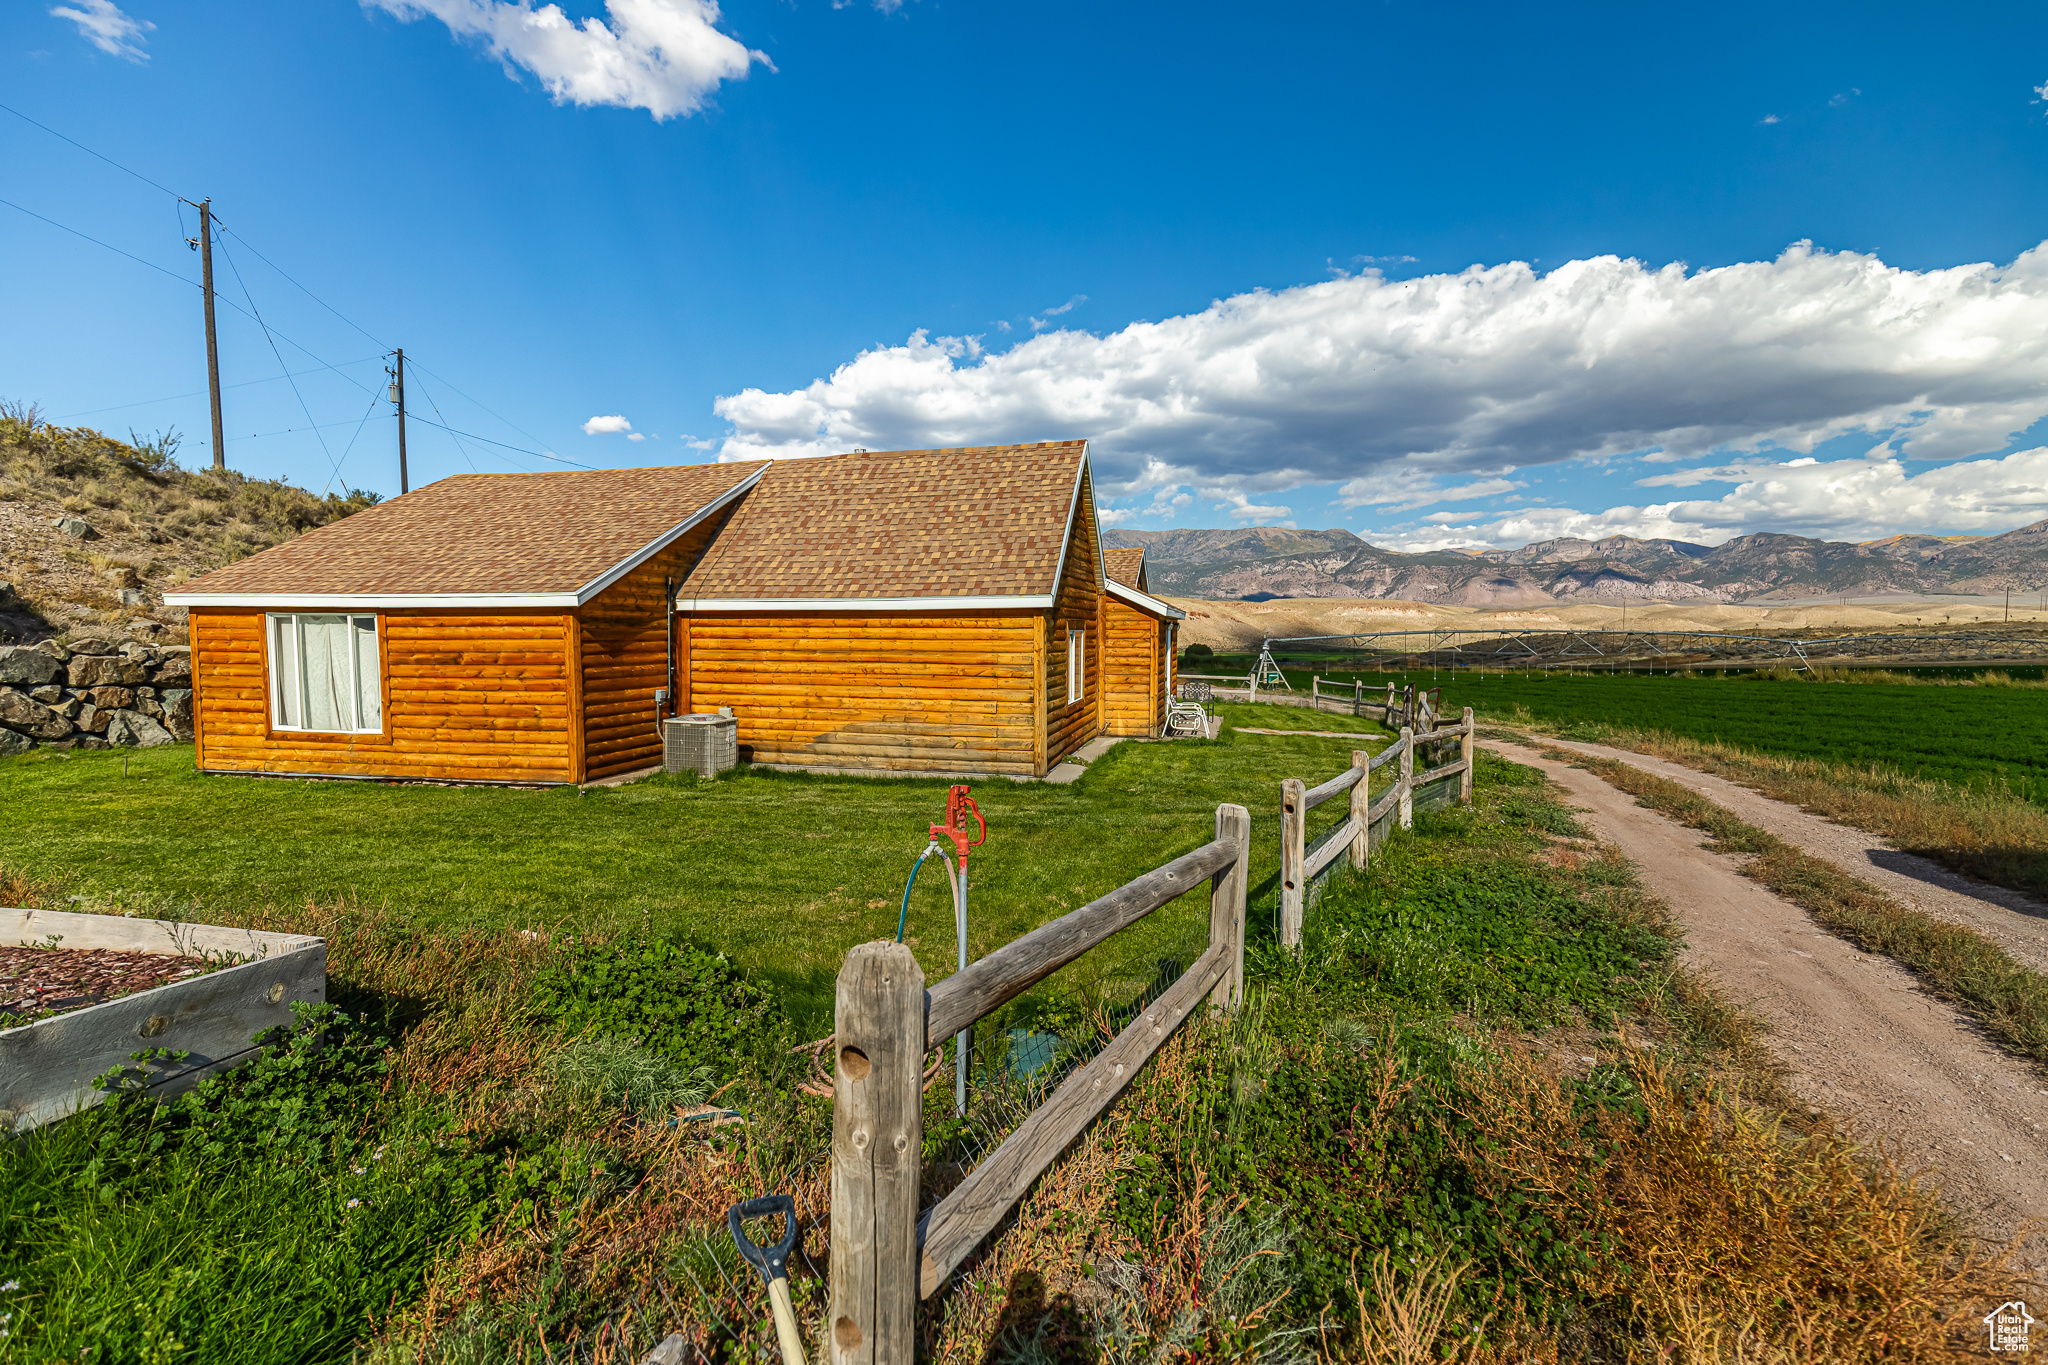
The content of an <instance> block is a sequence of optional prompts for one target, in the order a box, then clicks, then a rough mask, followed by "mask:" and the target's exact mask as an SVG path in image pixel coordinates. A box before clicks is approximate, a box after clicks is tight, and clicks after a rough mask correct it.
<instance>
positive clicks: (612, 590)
mask: <svg viewBox="0 0 2048 1365" xmlns="http://www.w3.org/2000/svg"><path fill="white" fill-rule="evenodd" d="M728 515H730V514H729V513H726V514H721V515H719V516H716V517H713V518H711V519H709V520H708V521H706V522H705V523H704V524H703V525H701V526H697V527H694V528H693V529H691V531H690V532H689V533H688V534H686V535H684V536H682V537H681V538H680V539H678V540H677V541H676V542H675V543H674V544H672V545H669V546H667V547H666V548H664V549H663V550H662V551H661V552H660V553H659V554H656V555H654V556H652V557H651V558H649V559H648V561H647V562H646V563H645V564H642V565H640V566H639V567H638V568H636V569H634V570H633V571H632V572H631V573H629V574H627V575H626V576H625V577H624V578H621V579H620V580H619V581H618V582H616V583H614V584H612V585H611V586H610V587H609V588H606V589H605V590H604V591H603V592H601V593H599V594H598V595H597V596H596V597H593V598H591V599H590V601H588V602H586V603H584V604H583V607H582V609H581V610H580V611H578V612H577V627H578V631H579V633H580V636H581V650H580V654H581V657H582V661H583V668H582V686H583V704H582V707H581V715H582V726H583V736H582V742H581V746H580V747H581V751H582V757H583V772H582V774H581V775H580V780H582V781H593V780H595V779H597V778H600V777H613V776H616V775H617V774H619V773H629V772H634V771H636V770H638V769H641V768H649V767H652V766H654V765H655V764H657V763H659V762H661V732H660V731H659V730H657V729H656V728H655V718H654V692H655V689H656V688H660V687H667V686H668V649H669V642H668V634H667V632H668V628H669V618H670V603H669V601H668V599H667V598H666V597H664V596H663V594H662V581H663V579H668V580H670V581H672V582H674V583H678V584H679V583H681V582H682V581H683V579H684V578H685V577H686V576H687V575H688V574H689V572H690V570H691V568H692V567H694V566H695V565H696V563H697V560H698V558H699V557H700V556H702V555H703V553H704V551H705V548H706V547H708V546H709V545H710V544H711V542H712V540H713V539H714V538H715V537H716V536H717V534H718V531H719V529H720V528H721V527H723V526H724V525H725V522H726V517H727V516H728ZM681 671H682V667H681V664H680V662H678V664H677V672H678V673H679V674H680V673H681ZM676 692H677V696H676V702H677V705H676V706H674V707H671V708H670V710H669V712H668V714H670V715H674V714H677V713H678V711H679V710H680V709H681V708H684V707H688V706H689V705H690V703H689V701H688V689H687V688H685V687H683V686H682V685H681V684H680V679H679V680H678V686H677V688H676Z"/></svg>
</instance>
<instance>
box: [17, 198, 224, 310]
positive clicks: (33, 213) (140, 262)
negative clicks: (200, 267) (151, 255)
mask: <svg viewBox="0 0 2048 1365" xmlns="http://www.w3.org/2000/svg"><path fill="white" fill-rule="evenodd" d="M0 204H5V205H7V207H8V208H11V209H13V210H15V211H16V212H17V213H25V214H27V215H28V216H29V217H31V218H34V219H37V220H38V221H40V222H45V223H48V224H49V225H50V226H51V227H53V228H56V229H57V230H58V231H59V232H68V233H70V234H71V235H72V236H73V237H83V238H84V239H85V240H86V241H88V242H91V243H92V244H93V245H94V246H103V247H106V249H107V250H109V251H111V252H113V253H114V254H115V255H116V256H126V257H127V258H128V259H129V260H131V261H133V262H135V263H136V264H137V265H146V266H148V267H149V268H150V269H151V270H154V271H157V272H158V273H160V274H164V275H169V276H170V277H171V278H172V279H174V280H176V281H177V282H178V283H180V284H189V285H191V286H192V287H193V288H194V289H197V288H198V287H199V284H198V282H197V281H195V280H188V279H186V278H185V277H184V276H183V275H180V274H179V273H178V272H177V271H175V270H165V269H164V268H163V267H162V266H160V265H158V264H157V263H156V262H155V261H145V260H143V259H142V258H141V257H140V256H137V255H136V254H135V253H134V252H132V251H123V250H121V248H120V247H117V246H114V245H111V244H110V243H107V242H103V241H101V240H100V239H99V238H97V237H94V236H91V235H89V234H87V233H83V232H80V231H79V230H78V229H77V228H73V227H65V226H64V225H63V224H62V223H60V222H58V221H57V220H56V219H55V218H44V217H43V215H42V214H40V213H37V212H36V211H35V210H34V209H25V208H23V207H22V206H21V205H19V204H17V203H15V202H14V201H13V200H12V199H0ZM233 306H234V305H232V304H230V305H229V307H233Z"/></svg>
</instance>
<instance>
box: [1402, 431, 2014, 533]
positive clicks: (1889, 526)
mask: <svg viewBox="0 0 2048 1365" xmlns="http://www.w3.org/2000/svg"><path fill="white" fill-rule="evenodd" d="M1703 483H1715V484H1733V485H1734V487H1733V488H1732V489H1731V490H1730V491H1729V492H1727V493H1725V494H1723V495H1722V496H1721V497H1718V498H1707V499H1699V500H1694V501H1683V502H1664V503H1653V504H1651V505H1649V506H1644V507H1634V506H1623V507H1610V508H1607V509H1606V510H1605V511H1600V512H1581V511H1577V510H1575V509H1573V508H1569V507H1534V508H1528V509H1525V510H1520V511H1516V512H1513V513H1511V514H1509V515H1507V516H1502V517H1498V518H1496V519H1494V520H1491V521H1481V522H1479V523H1478V524H1475V525H1470V526H1461V527H1459V528H1457V531H1456V533H1455V534H1452V533H1449V532H1448V531H1447V529H1446V528H1444V527H1441V526H1430V527H1425V528H1418V529H1416V530H1414V531H1412V532H1409V533H1406V534H1397V535H1393V536H1385V537H1382V536H1375V537H1373V539H1374V540H1375V541H1382V540H1384V541H1385V543H1387V544H1389V545H1392V546H1395V547H1397V548H1400V549H1406V550H1433V549H1442V548H1446V547H1450V546H1462V545H1483V546H1486V547H1490V548H1511V547H1513V546H1518V545H1526V544H1528V543H1530V542H1531V541H1537V540H1549V539H1551V538H1552V537H1555V536H1583V537H1585V538H1587V539H1589V540H1593V539H1598V538H1599V537H1601V536H1611V535H1629V536H1645V537H1648V536H1668V537H1671V538H1672V539H1675V540H1690V541H1696V542H1698V543H1701V544H1705V545H1718V544H1720V543H1721V542H1722V541H1725V540H1729V539H1732V538H1733V537H1735V536H1739V535H1748V534H1751V533H1752V532H1757V531H1778V532H1783V533H1785V534H1789V535H1805V536H1815V537H1819V538H1821V539H1825V540H1872V539H1875V538H1877V537H1879V536H1886V535H1892V534H1894V533H1896V532H1899V531H1940V532H1971V531H1974V532H1981V533H1985V534H1996V533H1998V532H2001V531H2010V530H2012V529H2013V528H2014V527H2016V526H2024V525H2026V524H2028V523H2029V522H2035V521H2040V520H2042V519H2043V518H2048V447H2036V448H2034V449H2032V450H2022V451H2018V452H2016V453H2014V454H2011V455H2005V456H2001V457H1999V458H1996V459H1983V460H1957V461H1954V462H1953V463H1950V464H1944V465H1937V466H1935V467H1934V468H1931V469H1923V470H1921V471H1920V472H1919V473H1917V474H1916V473H1912V472H1909V471H1908V470H1907V468H1906V466H1905V465H1904V463H1903V462H1901V461H1900V460H1899V459H1897V458H1896V457H1894V456H1892V455H1890V454H1887V453H1883V452H1881V451H1880V452H1879V453H1877V454H1874V455H1872V456H1869V457H1866V458H1863V459H1850V460H1814V459H1797V460H1790V461H1785V462H1783V463H1772V462H1768V461H1744V462H1742V463H1740V464H1731V465H1716V466H1709V467H1703V468H1699V469H1690V470H1681V471H1676V472H1674V473H1670V474H1660V475H1657V476H1655V477H1654V478H1648V479H1642V480H1639V481H1638V486H1639V487H1677V488H1684V487H1695V486H1697V485H1699V484H1703ZM1449 519H1450V518H1449V516H1448V514H1439V515H1437V516H1432V517H1424V518H1423V520H1424V521H1425V522H1429V521H1443V520H1449Z"/></svg>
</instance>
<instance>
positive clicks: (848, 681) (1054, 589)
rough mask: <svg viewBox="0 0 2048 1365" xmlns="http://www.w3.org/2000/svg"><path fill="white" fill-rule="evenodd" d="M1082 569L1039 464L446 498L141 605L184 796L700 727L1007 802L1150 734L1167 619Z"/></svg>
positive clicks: (1019, 457) (753, 469) (509, 763)
mask: <svg viewBox="0 0 2048 1365" xmlns="http://www.w3.org/2000/svg"><path fill="white" fill-rule="evenodd" d="M1104 558H1105V556H1104V554H1103V551H1102V548H1101V545H1100V539H1099V534H1098V524H1097V518H1096V511H1095V496H1094V487H1093V482H1092V478H1091V475H1090V472H1089V464H1088V453H1087V445H1086V443H1085V442H1081V441H1065V442H1048V443H1044V444H1039V445H1025V446H994V447H979V448H972V447H970V448H957V449H948V450H921V451H894V452H865V451H858V452H854V453H852V454H847V455H838V456H831V457H827V458H823V459H810V460H785V461H779V462H772V463H771V462H767V461H755V462H751V463H735V464H717V465H687V466H679V467H673V468H662V469H632V470H604V471H589V472H568V473H559V474H556V473H546V474H469V475H457V476H455V477H453V478H449V479H443V480H441V481H440V482H438V483H434V484H430V485H428V486H427V487H425V488H421V489H418V490H415V491H414V492H411V493H408V494H406V495H404V496H403V497H399V498H396V499H393V500H392V501H390V502H386V503H380V504H378V505H377V506H375V507H372V508H369V509H367V510H365V511H362V512H358V513H356V514H355V515H353V516H351V517H348V518H347V519H345V520H343V521H340V522H335V523H333V524H331V525H329V526H325V527H321V528H319V529H316V530H313V531H309V532H307V533H306V534H305V535H303V536H301V537H299V538H298V539H296V540H293V541H291V542H288V543H287V544H284V545H280V546H277V547H274V548H272V549H269V550H265V551H263V552H262V553H260V554H257V555H253V556H251V557H250V558H248V559H245V560H242V561H240V562H239V563H236V564H231V565H229V566H227V567H226V568H223V569H218V570H215V571H214V572H212V573H210V574H207V575H205V576H203V577H201V578H199V579H195V580H194V581H192V582H191V583H188V584H186V585H185V586H184V588H182V589H181V590H179V591H176V592H173V593H169V594H166V596H165V601H166V603H168V604H170V605H174V606H183V607H185V608H187V609H188V611H189V612H190V618H191V639H192V672H193V689H194V693H195V696H194V710H193V714H194V729H195V731H196V749H197V759H196V761H197V764H198V766H199V768H200V769H201V770H203V771H208V772H262V773H280V774H296V775H303V776H333V777H370V778H386V779H422V780H437V781H458V782H519V783H579V782H586V781H594V780H598V779H601V778H605V777H610V776H617V775H620V774H624V773H629V772H635V771H639V770H643V769H646V768H648V767H651V766H653V765H654V764H656V763H658V762H659V760H660V753H661V740H660V734H659V730H658V728H657V725H658V720H659V718H660V716H662V715H670V714H680V713H685V712H690V711H699V712H703V711H712V710H716V709H718V708H720V707H730V708H731V709H732V711H733V713H734V714H735V715H736V716H737V717H738V718H739V740H740V743H741V744H742V745H744V746H746V747H747V748H748V749H750V750H751V753H752V758H753V761H755V762H756V763H761V764H765V765H771V766H778V767H797V768H807V769H824V770H842V771H866V772H879V773H891V772H901V773H930V774H939V773H945V774H1008V775H1012V776H1018V777H1030V776H1042V775H1044V774H1045V773H1046V772H1047V771H1048V770H1049V769H1050V768H1051V766H1052V765H1053V764H1054V763H1057V762H1058V761H1059V760H1060V759H1061V758H1062V757H1064V756H1065V755H1066V754H1068V753H1070V752H1072V751H1073V750H1074V749H1076V748H1078V747H1080V745H1082V744H1083V743H1085V742H1087V741H1088V740H1089V739H1091V738H1093V737H1094V736H1096V735H1098V734H1102V733H1105V732H1107V733H1111V734H1132V735H1136V734H1156V733H1158V725H1159V718H1160V716H1161V714H1162V712H1163V704H1164V696H1165V689H1166V686H1167V682H1168V678H1169V675H1170V670H1171V657H1172V656H1171V629H1172V623H1173V622H1174V621H1176V620H1178V619H1180V617H1181V615H1182V613H1180V612H1178V611H1177V610H1175V609H1174V608H1172V607H1170V606H1168V605H1167V604H1165V603H1163V602H1160V601H1158V600H1157V599H1155V598H1152V597H1151V596H1150V595H1149V594H1147V593H1145V592H1144V590H1143V564H1142V559H1139V560H1137V561H1133V562H1132V564H1131V565H1130V566H1129V567H1128V568H1125V567H1122V566H1121V565H1120V566H1119V573H1120V574H1121V575H1122V576H1121V577H1112V576H1110V575H1108V574H1106V572H1105V564H1104ZM1127 580H1135V581H1127ZM663 694H665V696H666V700H665V702H664V701H663V700H662V697H663Z"/></svg>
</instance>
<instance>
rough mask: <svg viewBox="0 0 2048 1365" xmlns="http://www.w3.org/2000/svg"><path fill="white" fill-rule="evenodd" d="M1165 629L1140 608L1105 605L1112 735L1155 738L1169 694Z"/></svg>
mask: <svg viewBox="0 0 2048 1365" xmlns="http://www.w3.org/2000/svg"><path fill="white" fill-rule="evenodd" d="M1165 634H1166V625H1165V623H1164V622H1162V621H1160V620H1158V619H1157V618H1155V617H1153V616H1149V615H1147V614H1146V613H1144V612H1142V611H1139V610H1138V609H1137V608H1136V607H1133V606H1129V605H1127V604H1125V603H1123V602H1119V601H1117V600H1116V599H1115V598H1113V597H1105V598H1104V599H1103V603H1102V636H1103V639H1102V670H1103V678H1102V707H1103V719H1104V722H1105V726H1104V728H1105V730H1106V731H1107V733H1109V734H1112V735H1156V734H1158V733H1159V726H1160V723H1161V721H1162V720H1163V719H1164V717H1163V716H1162V715H1161V714H1160V713H1161V711H1162V710H1163V707H1164V703H1163V701H1162V698H1163V697H1164V696H1165V692H1166V678H1165V674H1164V673H1163V671H1162V667H1163V664H1162V653H1161V651H1162V650H1163V649H1164V648H1165V642H1164V638H1163V637H1164V636H1165Z"/></svg>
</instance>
